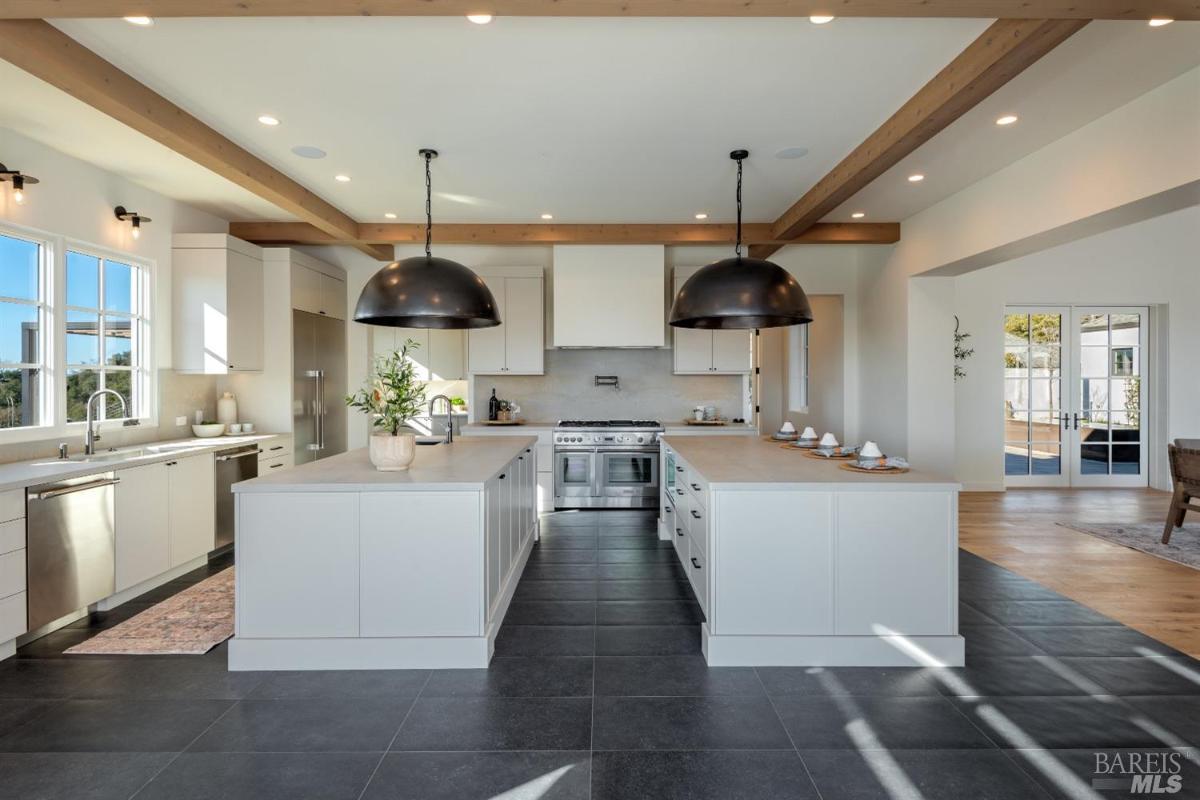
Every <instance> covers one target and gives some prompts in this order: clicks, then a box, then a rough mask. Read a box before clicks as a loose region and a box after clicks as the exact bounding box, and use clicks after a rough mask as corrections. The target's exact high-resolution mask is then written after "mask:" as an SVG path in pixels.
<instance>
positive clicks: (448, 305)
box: [354, 149, 500, 328]
mask: <svg viewBox="0 0 1200 800" xmlns="http://www.w3.org/2000/svg"><path fill="white" fill-rule="evenodd" d="M420 154H421V158H423V159H425V255H423V256H413V257H412V258H405V259H403V260H401V261H393V262H392V263H390V264H388V265H387V266H386V267H384V268H383V269H381V270H379V271H378V272H376V273H375V274H374V275H373V276H371V280H369V281H367V285H366V286H364V287H363V290H362V294H360V295H359V296H358V305H357V306H356V307H355V309H354V321H355V322H363V323H366V324H368V325H383V326H386V327H390V328H493V327H495V326H497V325H499V324H500V314H499V313H498V312H497V307H496V298H495V297H493V296H492V292H491V290H490V289H488V287H487V284H486V283H484V282H483V278H480V277H479V276H478V275H476V274H475V273H474V272H472V271H471V270H470V269H468V268H467V267H464V266H463V265H462V264H459V263H458V262H457V261H451V260H450V259H448V258H434V256H433V255H432V253H431V249H432V248H431V244H432V241H433V182H432V179H431V176H430V169H429V162H431V161H432V160H433V159H435V158H437V151H436V150H428V149H422V150H421V151H420Z"/></svg>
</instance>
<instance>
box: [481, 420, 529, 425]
mask: <svg viewBox="0 0 1200 800" xmlns="http://www.w3.org/2000/svg"><path fill="white" fill-rule="evenodd" d="M483 424H484V425H524V424H525V420H523V419H488V420H484V421H483Z"/></svg>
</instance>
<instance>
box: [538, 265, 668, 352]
mask: <svg viewBox="0 0 1200 800" xmlns="http://www.w3.org/2000/svg"><path fill="white" fill-rule="evenodd" d="M665 257H666V256H665V249H664V248H663V246H662V245H556V246H555V248H554V346H555V347H662V346H664V345H665V344H666V340H665V337H666V333H665V325H664V323H665V319H664V316H663V311H664V309H665V308H666V303H665V298H664V297H663V292H664V291H665V288H666V287H665V280H664V274H665V273H664V270H665V263H666V262H665Z"/></svg>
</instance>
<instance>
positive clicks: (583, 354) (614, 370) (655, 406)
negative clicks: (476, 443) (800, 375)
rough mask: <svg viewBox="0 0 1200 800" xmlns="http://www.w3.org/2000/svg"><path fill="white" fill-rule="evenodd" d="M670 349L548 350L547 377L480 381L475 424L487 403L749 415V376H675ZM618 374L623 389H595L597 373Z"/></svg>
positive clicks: (567, 413)
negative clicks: (700, 408) (711, 409)
mask: <svg viewBox="0 0 1200 800" xmlns="http://www.w3.org/2000/svg"><path fill="white" fill-rule="evenodd" d="M672 369H673V361H672V351H670V350H657V349H655V350H650V349H647V350H616V349H612V350H604V349H598V350H547V351H546V362H545V374H544V375H480V376H477V377H476V378H475V386H474V396H473V402H474V404H475V408H474V411H475V413H476V419H485V418H486V417H487V401H488V398H489V397H490V396H491V394H492V388H493V387H495V389H496V396H497V397H500V398H502V399H505V400H514V401H516V402H517V404H519V405H520V407H521V416H523V417H524V418H525V419H529V420H535V421H551V422H552V421H554V420H557V419H565V418H574V419H631V418H632V419H657V420H662V421H664V422H669V421H678V420H682V419H684V418H685V417H686V416H689V415H690V413H691V410H692V408H694V407H695V406H697V405H701V404H705V405H715V406H716V407H717V408H718V410H719V412H720V413H721V414H722V415H723V416H726V417H741V416H743V414H744V413H745V402H746V400H745V398H746V397H747V396H748V388H747V385H748V382H749V379H748V378H747V377H746V376H742V375H675V374H674V373H673V372H672ZM597 375H616V376H617V377H618V378H620V381H621V388H620V389H613V388H610V387H607V386H596V385H595V376H597Z"/></svg>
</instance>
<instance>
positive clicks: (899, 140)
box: [772, 4, 1090, 239]
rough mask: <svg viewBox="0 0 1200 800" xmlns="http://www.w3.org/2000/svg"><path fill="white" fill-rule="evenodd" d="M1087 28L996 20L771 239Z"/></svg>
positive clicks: (815, 216) (789, 233) (836, 202)
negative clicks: (1080, 30)
mask: <svg viewBox="0 0 1200 800" xmlns="http://www.w3.org/2000/svg"><path fill="white" fill-rule="evenodd" d="M1081 5H1085V6H1088V7H1090V4H1081ZM1086 24H1087V21H1086V20H1062V19H1001V20H997V21H996V22H995V23H993V24H992V25H990V26H989V27H988V29H987V30H986V31H984V33H983V34H982V35H981V36H980V37H979V38H978V39H976V40H975V41H974V42H972V43H971V44H970V45H968V46H967V49H966V50H963V52H962V53H960V54H959V55H958V56H957V57H956V58H955V59H954V60H953V61H951V62H950V63H949V64H948V65H947V66H946V67H945V68H944V69H943V70H942V71H941V72H939V73H938V74H937V75H935V76H934V77H933V79H932V80H930V81H929V83H927V84H925V85H924V86H923V87H921V89H920V91H918V92H917V93H916V94H915V95H913V97H912V98H911V99H910V100H909V101H908V102H906V103H905V104H904V105H903V106H901V107H900V110H899V111H897V112H896V113H895V114H893V115H892V116H891V118H890V119H889V120H888V121H887V122H885V123H883V125H882V126H880V127H879V129H878V130H876V131H875V132H874V133H872V134H871V135H870V136H868V137H867V138H866V140H865V141H864V142H863V143H862V144H860V145H859V146H858V147H856V148H855V149H854V151H853V152H851V153H850V155H848V156H846V158H844V159H843V160H842V162H841V163H840V164H838V165H837V166H836V167H834V168H833V170H832V171H831V172H830V173H829V174H828V175H826V176H825V177H824V178H822V179H821V180H819V181H818V182H817V183H816V185H814V186H813V187H812V188H811V189H809V190H808V192H806V193H805V194H804V196H803V197H801V198H800V199H799V200H797V201H796V203H795V204H793V205H792V207H791V208H789V209H788V210H787V211H786V212H784V214H783V216H781V217H780V218H779V219H778V220H776V222H775V225H774V228H773V229H772V232H773V235H774V237H775V238H776V239H790V238H792V237H795V236H798V235H800V234H802V233H803V232H804V231H806V230H808V228H810V227H811V226H812V225H815V224H816V223H817V221H818V220H820V219H821V218H823V217H824V216H825V215H826V214H829V213H830V212H831V211H833V210H834V209H836V208H837V207H838V206H840V205H841V204H842V203H844V202H845V201H846V200H849V199H850V198H851V197H853V196H854V195H855V194H856V193H857V192H858V191H859V190H861V189H862V188H863V187H865V186H866V185H867V184H869V183H870V182H871V181H873V180H875V179H876V178H878V177H879V176H880V175H882V174H883V173H884V172H886V171H887V170H889V169H891V168H892V167H893V166H895V165H896V164H897V163H898V162H899V161H900V160H901V159H903V158H904V157H905V156H907V155H908V154H909V153H911V152H913V151H914V150H916V149H917V148H918V147H920V146H921V145H922V144H924V143H925V142H927V141H929V140H930V139H931V138H933V137H934V135H936V134H937V133H938V132H939V131H941V130H943V129H945V128H946V126H948V125H949V124H950V123H952V122H954V121H955V120H956V119H958V118H959V117H961V116H962V115H963V114H965V113H966V112H967V111H969V110H970V109H972V108H974V107H975V105H976V104H977V103H979V102H980V101H981V100H983V99H984V98H985V97H988V96H989V95H990V94H992V93H993V92H995V91H996V90H997V89H999V88H1000V87H1001V86H1003V85H1004V84H1006V83H1008V82H1009V81H1010V80H1012V79H1013V78H1014V77H1016V76H1017V75H1018V74H1020V73H1021V72H1022V71H1024V70H1025V68H1026V67H1028V66H1029V65H1031V64H1033V63H1034V62H1035V61H1037V60H1038V59H1039V58H1041V57H1042V56H1044V55H1046V53H1049V52H1050V51H1051V50H1053V49H1054V48H1055V47H1057V46H1058V45H1059V44H1061V43H1062V42H1063V41H1065V40H1066V39H1067V38H1068V37H1070V36H1071V35H1072V34H1073V33H1075V32H1076V31H1078V30H1079V29H1080V28H1082V27H1083V26H1084V25H1086Z"/></svg>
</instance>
